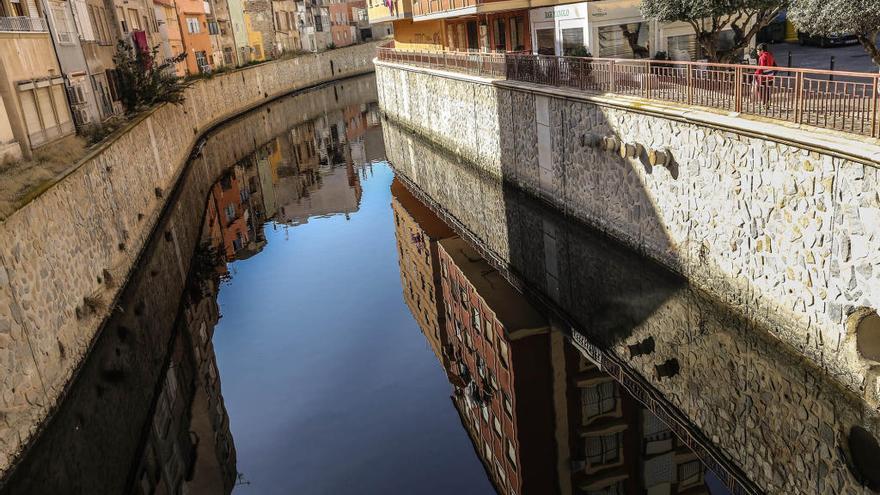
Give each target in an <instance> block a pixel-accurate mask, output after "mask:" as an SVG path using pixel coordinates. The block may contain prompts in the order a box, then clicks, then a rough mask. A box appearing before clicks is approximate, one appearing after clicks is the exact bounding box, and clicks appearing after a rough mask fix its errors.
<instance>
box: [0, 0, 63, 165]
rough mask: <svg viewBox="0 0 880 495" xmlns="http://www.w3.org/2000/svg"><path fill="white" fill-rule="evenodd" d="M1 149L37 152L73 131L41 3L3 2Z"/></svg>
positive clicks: (11, 154)
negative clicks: (36, 149)
mask: <svg viewBox="0 0 880 495" xmlns="http://www.w3.org/2000/svg"><path fill="white" fill-rule="evenodd" d="M0 97H2V101H3V105H2V109H0V153H2V155H3V157H7V158H8V159H18V158H22V157H25V158H30V157H31V156H32V153H33V150H34V149H35V148H38V147H39V146H42V145H45V144H47V143H51V142H52V141H55V140H57V139H59V138H62V137H64V136H67V135H70V134H72V133H73V132H74V131H75V127H74V121H73V116H72V115H71V112H70V108H69V106H68V102H67V94H66V89H65V81H64V77H63V75H62V71H61V67H60V66H59V64H58V59H57V58H56V55H55V50H54V47H53V44H52V38H51V36H50V34H49V25H48V23H47V22H46V19H45V17H44V12H43V11H42V8H41V6H40V4H39V3H37V2H24V3H22V2H12V1H10V0H2V2H0Z"/></svg>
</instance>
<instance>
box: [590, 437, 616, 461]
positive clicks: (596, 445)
mask: <svg viewBox="0 0 880 495" xmlns="http://www.w3.org/2000/svg"><path fill="white" fill-rule="evenodd" d="M620 437H621V435H620V433H611V434H608V435H602V436H595V437H587V438H586V454H587V461H589V463H590V464H592V465H603V464H609V463H612V462H615V461H617V460H618V459H619V458H620V452H619V451H620V440H621V438H620Z"/></svg>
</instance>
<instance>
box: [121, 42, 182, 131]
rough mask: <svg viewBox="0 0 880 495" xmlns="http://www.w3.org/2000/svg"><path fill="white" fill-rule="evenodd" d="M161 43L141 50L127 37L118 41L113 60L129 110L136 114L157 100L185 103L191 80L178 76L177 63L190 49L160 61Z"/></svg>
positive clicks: (128, 111) (157, 101)
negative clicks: (148, 49)
mask: <svg viewBox="0 0 880 495" xmlns="http://www.w3.org/2000/svg"><path fill="white" fill-rule="evenodd" d="M158 53H159V49H158V47H153V49H152V50H151V51H149V52H144V51H141V50H137V49H136V48H135V47H133V46H132V45H131V44H129V43H127V42H125V41H121V40H120V41H119V43H117V45H116V53H115V54H114V55H113V62H114V63H115V64H116V70H117V77H118V80H119V85H118V89H119V96H120V99H121V100H122V105H123V106H124V107H125V112H126V113H128V114H133V113H137V112H139V111H141V110H142V109H144V108H149V107H151V106H153V105H155V104H157V103H163V102H168V103H176V104H180V103H183V100H184V96H183V90H184V89H186V86H187V84H186V83H185V82H184V81H183V79H181V78H180V77H178V76H177V74H176V73H175V71H174V65H175V64H177V63H179V62H181V61H183V60H184V59H185V58H186V53H181V54H180V55H178V56H177V57H174V58H171V59H168V60H165V61H164V62H162V63H159V62H157V57H156V56H157V55H158Z"/></svg>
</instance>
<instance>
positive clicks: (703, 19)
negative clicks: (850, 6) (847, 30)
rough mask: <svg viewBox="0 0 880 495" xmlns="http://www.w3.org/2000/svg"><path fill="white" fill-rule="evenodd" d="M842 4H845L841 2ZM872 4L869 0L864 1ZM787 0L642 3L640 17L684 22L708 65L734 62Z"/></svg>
mask: <svg viewBox="0 0 880 495" xmlns="http://www.w3.org/2000/svg"><path fill="white" fill-rule="evenodd" d="M840 1H841V2H845V1H846V0H840ZM864 1H871V0H864ZM786 3H787V0H642V15H644V16H645V17H646V18H649V19H655V20H657V21H661V22H675V21H682V22H687V23H688V24H690V25H691V26H692V27H693V28H694V33H696V36H697V43H699V45H700V47H701V48H702V49H703V51H704V52H705V53H706V56H707V58H708V59H709V61H711V62H724V63H731V62H737V61H738V60H737V56H738V54H739V52H740V50H742V49H744V48H746V47H747V46H748V45H749V43H750V42H751V40H752V38H754V37H755V35H756V34H757V33H758V31H759V30H761V28H763V27H765V26H766V25H767V24H769V23H770V21H772V20H773V19H774V18H775V17H776V16H777V15H779V12H780V11H781V10H782V9H783V8H784V7H785V5H786ZM728 28H730V29H731V30H732V31H733V46H730V47H727V48H723V47H721V44H720V41H721V32H722V31H724V30H725V29H728Z"/></svg>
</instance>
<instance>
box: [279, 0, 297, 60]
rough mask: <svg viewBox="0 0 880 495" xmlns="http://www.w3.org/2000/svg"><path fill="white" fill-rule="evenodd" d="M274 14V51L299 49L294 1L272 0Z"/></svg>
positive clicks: (281, 51)
mask: <svg viewBox="0 0 880 495" xmlns="http://www.w3.org/2000/svg"><path fill="white" fill-rule="evenodd" d="M272 9H273V11H274V16H275V51H276V52H277V53H284V52H292V51H299V50H301V49H302V42H301V41H300V38H299V30H298V29H297V26H296V22H297V15H296V1H295V0H272Z"/></svg>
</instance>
